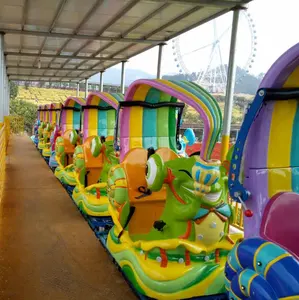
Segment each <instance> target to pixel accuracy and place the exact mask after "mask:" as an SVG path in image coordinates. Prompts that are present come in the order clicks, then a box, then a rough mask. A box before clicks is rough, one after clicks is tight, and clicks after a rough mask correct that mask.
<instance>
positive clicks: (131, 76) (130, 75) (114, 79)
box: [89, 68, 155, 86]
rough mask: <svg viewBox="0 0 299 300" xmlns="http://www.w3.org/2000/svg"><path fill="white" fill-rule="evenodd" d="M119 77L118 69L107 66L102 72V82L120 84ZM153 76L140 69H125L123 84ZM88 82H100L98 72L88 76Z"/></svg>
mask: <svg viewBox="0 0 299 300" xmlns="http://www.w3.org/2000/svg"><path fill="white" fill-rule="evenodd" d="M120 77H121V70H120V69H117V68H109V69H108V70H106V71H105V73H104V83H105V84H113V85H114V84H115V85H120ZM153 78H155V76H154V75H152V74H149V73H146V72H143V71H141V70H135V69H126V76H125V85H126V86H128V85H130V84H131V83H132V82H133V81H135V80H137V79H153ZM89 82H90V83H99V82H100V74H96V75H94V76H92V77H90V79H89Z"/></svg>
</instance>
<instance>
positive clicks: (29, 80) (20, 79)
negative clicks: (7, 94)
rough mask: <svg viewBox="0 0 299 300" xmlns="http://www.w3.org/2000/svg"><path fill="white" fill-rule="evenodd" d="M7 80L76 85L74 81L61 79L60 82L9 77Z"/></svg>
mask: <svg viewBox="0 0 299 300" xmlns="http://www.w3.org/2000/svg"><path fill="white" fill-rule="evenodd" d="M9 80H11V81H28V82H52V83H59V82H71V83H78V81H75V80H73V79H72V80H65V79H62V80H45V79H37V80H36V79H27V78H26V79H25V78H22V77H18V78H11V77H9Z"/></svg>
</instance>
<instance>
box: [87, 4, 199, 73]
mask: <svg viewBox="0 0 299 300" xmlns="http://www.w3.org/2000/svg"><path fill="white" fill-rule="evenodd" d="M202 8H203V7H202V6H195V7H193V8H192V9H190V10H188V11H186V12H184V13H183V14H181V15H179V16H178V17H175V18H174V19H172V20H170V21H169V22H167V23H165V24H164V25H162V26H161V27H159V28H157V29H155V30H153V31H151V32H150V33H148V34H147V35H146V36H144V39H145V40H146V39H148V38H149V37H151V36H152V35H154V34H156V33H158V32H160V31H162V30H164V29H165V28H167V27H169V26H171V25H173V24H175V23H177V22H179V21H180V20H182V19H184V18H187V17H188V16H190V15H191V14H193V13H195V12H196V11H198V10H200V9H202ZM135 45H136V43H132V44H130V45H128V46H126V47H124V48H122V49H120V50H118V51H117V52H115V53H113V54H111V55H109V57H110V58H113V57H115V56H116V55H118V54H120V53H122V52H124V51H126V50H128V49H130V48H132V47H133V46H135ZM142 52H144V51H142ZM134 56H135V55H134ZM97 65H98V64H94V65H93V67H96V66H97Z"/></svg>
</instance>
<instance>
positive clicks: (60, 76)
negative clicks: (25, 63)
mask: <svg viewBox="0 0 299 300" xmlns="http://www.w3.org/2000/svg"><path fill="white" fill-rule="evenodd" d="M8 76H9V77H11V76H25V77H37V78H39V77H41V76H42V75H41V74H38V75H34V74H15V73H10V74H8ZM43 77H45V78H72V79H80V78H81V79H84V78H83V77H78V76H63V75H59V76H54V75H44V76H43Z"/></svg>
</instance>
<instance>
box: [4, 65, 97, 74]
mask: <svg viewBox="0 0 299 300" xmlns="http://www.w3.org/2000/svg"><path fill="white" fill-rule="evenodd" d="M6 68H12V69H26V70H37V68H36V67H32V66H27V67H26V66H17V65H7V66H6ZM38 70H43V71H51V70H52V71H71V72H76V71H77V72H82V71H83V72H88V71H89V72H90V71H98V72H100V71H102V69H98V70H95V69H75V68H46V67H41V68H39V69H38Z"/></svg>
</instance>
